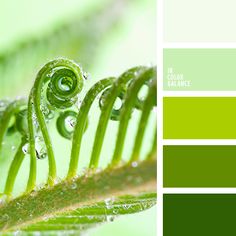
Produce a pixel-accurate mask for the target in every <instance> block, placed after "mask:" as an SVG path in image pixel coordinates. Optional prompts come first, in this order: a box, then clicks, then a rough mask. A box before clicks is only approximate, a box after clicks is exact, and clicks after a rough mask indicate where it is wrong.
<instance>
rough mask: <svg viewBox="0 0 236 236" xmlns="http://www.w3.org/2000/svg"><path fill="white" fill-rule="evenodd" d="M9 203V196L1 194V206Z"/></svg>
mask: <svg viewBox="0 0 236 236" xmlns="http://www.w3.org/2000/svg"><path fill="white" fill-rule="evenodd" d="M6 201H7V195H6V194H0V205H3V204H5V203H6Z"/></svg>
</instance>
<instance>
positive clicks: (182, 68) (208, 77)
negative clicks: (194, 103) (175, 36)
mask: <svg viewBox="0 0 236 236" xmlns="http://www.w3.org/2000/svg"><path fill="white" fill-rule="evenodd" d="M163 63H164V72H163V73H164V90H170V91H236V49H165V50H164V62H163Z"/></svg>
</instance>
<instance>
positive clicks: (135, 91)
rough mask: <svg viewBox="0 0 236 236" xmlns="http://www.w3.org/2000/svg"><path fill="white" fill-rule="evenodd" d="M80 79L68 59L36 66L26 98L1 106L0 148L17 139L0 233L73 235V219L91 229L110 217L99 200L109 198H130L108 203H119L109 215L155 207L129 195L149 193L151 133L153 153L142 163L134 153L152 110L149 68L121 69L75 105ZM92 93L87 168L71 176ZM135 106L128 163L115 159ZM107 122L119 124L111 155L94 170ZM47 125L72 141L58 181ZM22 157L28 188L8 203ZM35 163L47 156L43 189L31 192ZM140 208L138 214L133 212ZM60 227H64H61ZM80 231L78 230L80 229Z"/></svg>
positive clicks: (153, 90)
mask: <svg viewBox="0 0 236 236" xmlns="http://www.w3.org/2000/svg"><path fill="white" fill-rule="evenodd" d="M86 80H87V77H86V75H85V74H84V72H83V70H82V68H81V67H80V66H79V65H77V64H76V63H75V62H73V61H71V60H68V59H64V58H59V59H56V60H53V61H50V62H48V63H47V64H46V65H45V66H43V67H42V68H41V70H40V71H39V72H38V74H37V77H36V80H35V82H34V85H33V87H32V89H31V91H30V94H29V97H28V99H18V100H15V101H11V102H10V101H2V102H1V105H2V106H1V107H2V109H1V113H0V121H1V123H0V150H1V149H2V148H3V147H2V143H3V140H4V138H5V137H6V136H7V135H12V136H14V135H20V136H21V142H20V144H19V146H18V148H17V150H16V152H15V156H14V158H13V160H12V163H11V166H10V168H9V171H8V177H7V180H6V184H5V190H4V192H3V194H2V206H0V228H1V229H2V230H3V231H4V232H6V231H9V230H19V229H20V230H23V231H30V230H36V229H41V228H42V230H45V231H47V230H56V229H58V230H71V229H73V230H74V229H75V228H76V227H77V225H76V224H74V223H73V222H74V221H73V220H72V218H73V219H74V218H76V219H77V218H79V219H80V220H81V221H80V220H78V224H79V225H80V224H82V223H84V222H85V223H86V224H90V221H91V222H92V223H96V222H103V221H104V220H103V218H104V217H105V218H107V216H109V215H112V214H111V213H110V208H108V209H107V210H106V212H105V213H104V209H106V207H105V208H104V204H103V203H98V202H99V201H102V200H103V201H104V200H105V199H106V198H110V197H112V196H115V197H119V196H122V195H127V194H132V195H133V197H129V198H128V199H127V198H123V202H122V201H121V199H119V198H118V199H115V200H114V203H115V204H118V206H120V208H119V207H118V209H116V207H115V205H112V206H111V208H112V209H113V208H114V209H113V210H115V212H116V215H117V214H124V213H132V212H136V211H140V210H143V209H146V208H149V207H150V206H151V205H153V204H154V202H155V200H154V199H155V197H153V195H144V196H145V197H142V196H139V197H137V196H136V195H137V194H141V193H143V192H150V191H151V192H152V191H155V181H156V160H155V156H156V133H155V134H154V135H155V136H154V137H153V145H152V148H151V150H150V152H149V154H148V155H147V157H146V158H145V159H144V160H141V159H140V150H141V148H142V146H143V138H144V134H145V130H146V127H147V124H148V118H149V116H150V113H151V111H152V109H153V107H154V106H155V105H156V69H155V68H153V67H141V66H140V67H135V68H132V69H130V70H127V71H126V72H124V73H123V74H121V75H120V76H119V77H118V78H115V77H109V78H105V79H103V80H100V81H98V82H97V83H96V84H94V85H93V86H92V87H91V88H90V89H89V91H88V92H87V93H86V95H85V97H84V99H83V101H82V102H81V105H80V106H79V107H78V94H79V93H80V92H81V91H82V90H83V86H84V84H85V83H86ZM143 86H147V87H148V93H147V95H146V96H144V98H140V97H139V91H140V90H141V88H142V87H143ZM100 94H101V95H100ZM99 95H100V96H101V97H100V98H99V101H98V103H99V104H100V110H101V113H100V117H99V121H98V125H97V130H96V133H95V138H94V141H93V149H92V153H91V154H90V159H89V160H90V163H89V165H88V167H87V169H86V171H85V172H84V174H83V175H82V176H77V172H78V164H79V159H80V149H81V142H82V139H83V134H84V132H85V131H86V128H87V126H89V118H88V113H89V111H90V108H91V106H92V104H93V103H95V102H96V101H97V100H96V98H97V97H98V96H99ZM117 100H119V101H120V103H121V105H120V107H118V108H117V107H116V106H115V104H116V102H117ZM135 109H137V110H139V111H140V112H141V117H140V121H139V124H138V130H137V134H136V138H135V140H134V147H133V150H132V153H131V156H130V158H129V160H128V161H124V160H123V159H122V156H123V147H124V143H125V139H126V133H127V128H128V124H129V122H130V121H131V120H132V119H131V117H132V112H133V111H134V110H135ZM55 119H56V122H55ZM110 120H113V121H115V122H118V123H119V128H118V134H117V139H116V145H115V150H114V154H113V157H112V158H111V160H110V162H109V165H108V166H107V168H105V169H104V170H99V169H98V167H99V161H100V154H101V149H102V146H103V143H104V138H105V134H106V132H107V126H108V122H109V121H110ZM49 124H50V125H55V127H56V128H57V130H58V133H59V134H60V135H61V136H62V137H64V138H66V139H69V140H70V139H71V140H72V141H71V142H72V148H71V153H70V162H69V168H68V173H67V176H66V178H65V179H64V180H58V178H57V166H56V157H55V153H54V149H53V145H52V141H51V136H50V133H49V130H48V125H49ZM110 132H112V131H110ZM114 136H116V134H114ZM26 154H29V155H30V167H29V177H28V184H27V187H26V189H25V191H24V192H23V194H22V195H21V196H19V197H17V198H14V197H12V191H13V188H14V185H15V179H16V176H17V174H18V172H19V170H20V168H21V166H22V161H23V159H24V157H25V155H26ZM88 155H89V154H88ZM42 158H47V159H48V179H47V183H46V184H45V186H44V187H43V188H42V189H39V190H38V188H37V185H36V176H37V171H38V168H37V159H42ZM57 158H58V157H57ZM135 196H136V197H135ZM150 196H151V203H150V204H149V201H150ZM124 199H126V200H127V201H126V200H124ZM140 201H141V203H142V204H141V203H140ZM121 202H122V203H121ZM137 202H138V203H137ZM94 204H95V205H94ZM127 204H133V205H132V206H134V207H128V208H127V209H126V207H125V206H127ZM138 204H139V205H138ZM140 204H141V205H142V207H141V209H140V207H136V205H137V206H140ZM98 206H99V207H98ZM102 206H103V207H102ZM81 207H82V208H81ZM88 209H89V210H91V211H93V212H94V215H93V218H89V217H88V216H86V217H84V218H83V217H82V218H81V217H78V216H81V215H85V214H86V212H87V211H88ZM75 210H76V211H75ZM78 212H79V213H78ZM101 212H102V213H101ZM77 213H78V214H77ZM113 213H114V212H113ZM65 214H66V216H70V217H66V216H65ZM97 215H103V217H97ZM68 218H69V220H68ZM45 219H46V221H45ZM49 219H50V220H49ZM37 222H41V223H37ZM53 222H54V223H55V224H54V223H53ZM62 222H63V223H62ZM76 222H77V221H76ZM49 223H50V224H49ZM64 223H65V224H66V225H67V223H68V225H71V227H69V226H68V227H66V226H65V225H63V224H64ZM58 225H60V227H58ZM40 227H41V228H40ZM85 228H86V227H85ZM79 229H83V227H82V228H81V226H79Z"/></svg>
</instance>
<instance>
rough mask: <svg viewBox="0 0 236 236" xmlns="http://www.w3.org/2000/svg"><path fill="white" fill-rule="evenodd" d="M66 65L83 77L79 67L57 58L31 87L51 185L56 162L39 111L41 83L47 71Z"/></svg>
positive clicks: (54, 175) (46, 77)
mask: <svg viewBox="0 0 236 236" xmlns="http://www.w3.org/2000/svg"><path fill="white" fill-rule="evenodd" d="M58 67H59V68H60V67H66V68H69V69H70V70H71V71H72V72H73V73H74V74H75V75H76V76H77V78H78V80H81V78H83V75H82V72H81V70H80V68H79V67H78V66H77V65H76V64H75V63H73V62H72V61H70V60H67V59H57V60H54V61H50V62H48V63H47V64H46V65H45V66H44V67H43V68H42V69H41V70H40V71H39V73H38V75H37V77H36V80H35V83H34V86H33V89H32V99H33V105H34V110H35V114H36V117H37V120H38V123H39V127H40V130H41V132H42V135H43V139H44V142H45V146H46V149H47V154H48V165H49V172H48V184H49V185H51V186H52V185H53V184H54V182H55V179H56V162H55V156H54V152H53V148H52V142H51V140H50V136H49V133H48V130H47V126H46V122H45V119H44V116H43V113H42V111H41V107H40V105H41V102H42V101H41V90H42V88H43V85H44V84H45V83H46V82H47V81H48V80H49V77H48V73H50V72H52V69H54V70H55V68H58Z"/></svg>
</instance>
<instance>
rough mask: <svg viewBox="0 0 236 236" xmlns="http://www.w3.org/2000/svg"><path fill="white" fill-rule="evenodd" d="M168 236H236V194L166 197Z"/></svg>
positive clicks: (173, 195) (166, 234) (169, 195)
mask: <svg viewBox="0 0 236 236" xmlns="http://www.w3.org/2000/svg"><path fill="white" fill-rule="evenodd" d="M163 203H164V209H163V214H164V219H163V220H164V236H231V235H232V236H233V235H236V224H235V212H236V195H235V194H165V195H164V199H163Z"/></svg>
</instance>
